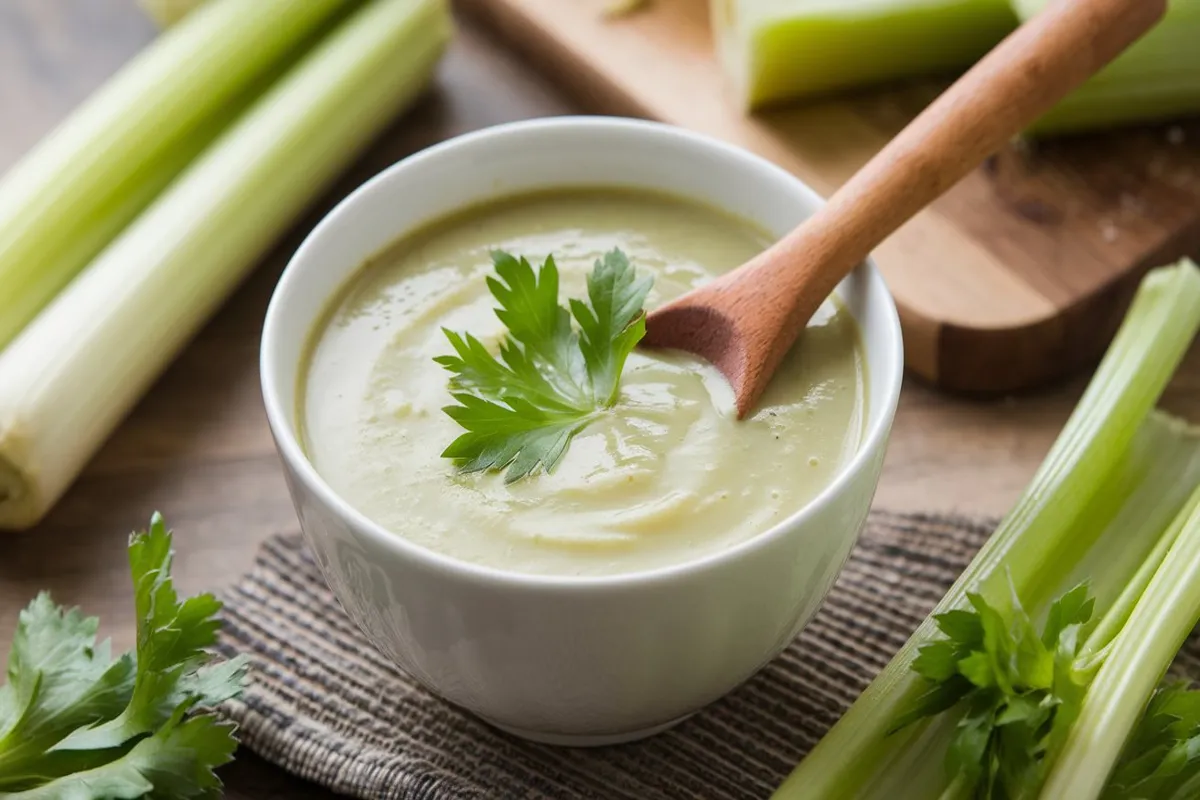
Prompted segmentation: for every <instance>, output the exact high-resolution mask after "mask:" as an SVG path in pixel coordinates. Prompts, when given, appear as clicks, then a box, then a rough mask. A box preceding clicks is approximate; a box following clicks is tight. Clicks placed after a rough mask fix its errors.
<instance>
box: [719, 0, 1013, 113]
mask: <svg viewBox="0 0 1200 800" xmlns="http://www.w3.org/2000/svg"><path fill="white" fill-rule="evenodd" d="M711 17H712V24H713V30H714V34H715V36H716V46H717V52H718V55H719V56H720V59H721V63H722V66H723V68H724V71H725V73H726V75H727V76H728V77H729V78H730V80H731V82H732V83H733V85H734V88H735V90H736V92H737V95H738V97H739V99H740V101H741V102H742V104H743V105H744V106H745V107H746V108H751V109H752V108H758V107H761V106H764V105H768V104H771V103H777V102H780V101H783V100H788V99H792V98H798V97H805V96H809V95H814V94H821V93H825V92H830V91H834V90H836V89H843V88H847V87H852V86H859V85H863V84H870V83H877V82H880V81H890V80H897V79H900V78H905V77H910V76H915V75H927V74H932V73H938V72H942V71H946V70H954V69H958V68H962V67H966V66H968V65H970V64H971V63H973V62H974V61H976V60H977V59H978V58H979V57H980V56H982V55H983V54H985V53H986V52H987V51H989V50H990V49H991V48H992V47H994V46H995V45H996V44H997V43H998V42H999V41H1000V40H1001V39H1003V38H1004V37H1005V36H1006V35H1007V34H1008V33H1009V32H1011V31H1012V30H1013V29H1014V28H1015V27H1016V24H1017V20H1016V17H1015V16H1014V14H1013V11H1012V9H1011V8H1010V7H1009V6H1008V4H1007V2H1006V0H711Z"/></svg>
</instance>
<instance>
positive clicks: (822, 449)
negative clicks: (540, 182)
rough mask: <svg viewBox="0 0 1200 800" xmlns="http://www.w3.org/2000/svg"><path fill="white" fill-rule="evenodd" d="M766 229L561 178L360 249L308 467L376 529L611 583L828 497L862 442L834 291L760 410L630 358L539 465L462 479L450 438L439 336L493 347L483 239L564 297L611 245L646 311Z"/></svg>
mask: <svg viewBox="0 0 1200 800" xmlns="http://www.w3.org/2000/svg"><path fill="white" fill-rule="evenodd" d="M768 243H769V237H768V236H767V235H766V234H765V233H764V232H762V231H760V230H758V229H756V228H755V227H753V226H751V225H749V224H747V223H746V222H743V221H741V220H738V219H735V218H732V217H730V216H727V215H725V214H723V213H720V212H718V211H716V210H714V209H710V208H707V207H703V206H700V205H696V204H693V203H690V202H686V201H683V200H680V199H676V198H674V197H670V196H666V195H658V194H651V193H642V192H632V191H617V190H611V191H610V190H571V191H555V192H552V193H550V192H547V193H540V194H531V195H522V196H519V197H511V198H507V199H504V200H501V201H497V202H494V203H491V204H488V205H484V206H479V207H475V208H471V209H469V210H467V211H464V212H461V213H459V214H456V215H455V216H453V217H450V218H447V219H444V220H441V221H439V222H437V223H435V224H433V225H431V226H429V227H426V228H424V229H422V230H420V231H419V232H417V233H415V234H413V235H410V236H408V237H406V238H404V239H403V240H401V241H399V242H397V243H396V244H394V245H393V246H391V247H390V248H389V249H387V250H386V251H384V252H383V253H381V254H380V255H378V256H377V257H375V258H373V259H371V261H370V262H368V263H367V264H366V265H365V266H364V267H363V268H362V269H361V271H360V272H359V273H358V274H357V275H355V277H354V278H352V279H351V280H350V281H349V283H348V285H347V286H346V287H345V288H344V289H343V291H342V292H341V293H340V295H339V296H338V297H337V298H336V300H335V301H334V303H333V305H332V307H331V308H330V309H329V311H328V312H327V313H326V315H325V317H324V319H323V320H322V321H321V322H320V324H319V325H318V326H317V330H316V331H315V332H314V334H313V341H312V343H311V345H310V348H309V355H308V359H307V365H306V368H305V369H304V370H303V374H302V377H301V385H300V392H299V397H300V407H299V409H298V411H299V414H298V418H299V419H300V421H301V428H302V430H301V434H302V440H303V443H304V447H305V449H306V452H307V454H308V456H309V458H310V459H311V461H312V463H313V465H314V466H315V467H316V470H317V472H318V473H320V474H321V476H322V477H323V478H324V479H325V480H326V481H327V482H328V483H329V484H330V485H331V486H332V487H333V489H334V490H335V491H336V492H338V493H339V494H340V495H341V496H342V497H343V498H344V499H345V500H346V501H348V502H349V503H350V504H351V505H353V506H354V507H356V508H357V509H358V510H359V511H361V512H362V513H363V514H365V515H366V516H367V517H370V518H371V519H372V520H374V521H375V522H377V523H378V524H379V525H381V526H383V527H384V528H386V529H388V530H389V531H391V532H393V533H395V534H396V535H397V536H401V537H403V538H405V539H408V540H409V541H411V542H414V543H416V544H418V545H421V546H423V547H427V548H429V549H430V550H435V551H437V552H439V553H442V554H445V555H447V556H451V557H453V558H457V559H461V560H463V561H469V562H473V563H476V564H482V565H486V566H488V567H494V568H497V569H501V570H507V571H512V572H521V573H536V574H543V575H562V576H569V575H611V574H619V573H633V572H640V571H645V570H650V569H655V568H659V567H664V566H668V565H672V564H680V563H684V562H687V561H692V560H695V559H698V558H701V557H703V556H706V555H709V554H712V553H716V552H718V551H721V550H724V549H726V548H729V547H732V546H734V545H736V544H738V543H740V542H744V541H746V540H747V539H750V538H752V537H754V536H755V535H757V534H760V533H762V532H764V531H766V530H767V529H768V528H770V527H772V526H773V525H775V524H776V523H778V522H780V521H782V520H784V519H786V518H787V517H788V516H789V515H791V514H793V513H794V512H796V511H798V510H799V509H800V508H802V507H803V506H804V505H805V504H806V503H808V502H809V501H810V500H812V499H813V498H814V497H815V496H816V495H817V494H818V493H820V492H821V490H822V489H824V488H825V487H826V486H827V485H828V484H829V483H830V482H831V481H832V480H833V478H834V476H835V475H836V474H837V472H838V470H839V469H840V468H841V466H842V465H843V464H844V463H845V462H846V460H847V459H849V458H850V457H851V456H852V455H853V453H854V452H855V450H856V449H857V448H858V446H859V443H860V441H861V438H862V435H863V425H864V418H865V408H864V404H865V402H866V400H865V397H866V374H865V371H864V364H863V357H862V353H861V346H860V343H859V336H858V331H857V327H856V324H855V322H854V320H853V319H852V317H851V316H850V315H849V314H848V313H847V312H846V311H844V310H842V309H841V308H840V307H839V306H838V305H835V304H834V302H832V301H827V302H826V304H825V306H824V307H822V308H821V310H820V311H819V312H818V314H817V315H816V317H815V318H814V319H813V321H812V323H811V324H810V325H809V327H808V329H807V330H806V331H805V332H804V334H803V335H802V336H801V338H800V341H799V343H798V344H797V345H796V346H795V348H793V351H792V353H791V354H790V355H789V357H788V359H787V361H786V362H785V363H784V365H783V367H782V368H781V369H780V371H779V373H778V374H777V376H776V377H775V379H774V381H773V383H772V385H771V387H770V389H769V390H768V392H767V394H766V396H765V398H764V399H763V401H762V402H761V403H760V405H759V407H758V409H757V411H756V412H755V413H754V414H753V415H752V416H750V417H748V418H747V419H746V420H743V421H738V420H737V418H736V415H735V411H734V405H733V394H732V391H731V390H730V388H729V386H728V384H727V383H726V381H725V379H724V378H723V377H722V376H721V374H720V373H718V372H717V371H716V369H714V368H713V367H712V366H710V365H709V364H707V363H705V362H704V361H702V360H700V359H698V358H695V357H693V356H689V355H686V354H681V353H674V352H662V351H653V350H648V349H641V348H639V349H638V350H635V351H634V353H633V354H632V355H631V356H630V357H629V360H628V362H627V363H626V366H625V371H624V373H623V377H622V381H621V388H620V398H619V400H618V402H617V404H616V405H615V406H614V407H613V408H612V409H611V410H609V411H605V412H603V413H602V414H601V415H600V418H599V419H598V420H596V421H595V422H592V423H591V424H590V425H588V426H587V427H586V428H584V429H583V430H582V432H580V433H579V434H578V435H577V436H576V437H575V439H574V440H573V442H572V443H571V445H570V447H569V448H568V449H567V451H566V453H565V455H564V456H563V457H562V459H561V461H559V462H558V464H557V466H556V467H555V468H554V470H553V471H552V472H550V473H549V474H536V475H533V476H530V477H528V478H525V479H523V480H520V481H517V482H515V483H512V484H505V482H504V477H503V473H479V474H459V473H458V472H457V471H456V468H455V465H454V464H453V463H452V462H451V461H449V460H447V459H444V458H442V457H441V453H442V451H443V450H444V449H445V448H446V446H447V445H448V444H449V443H450V442H451V441H453V440H454V439H455V438H456V437H457V436H458V435H459V434H461V433H462V432H463V431H462V429H461V428H460V427H459V426H458V424H457V423H455V422H454V421H453V420H451V419H450V418H449V417H448V416H447V415H446V414H445V413H444V412H443V411H442V408H443V407H444V406H447V405H449V404H450V403H451V398H450V395H449V387H448V377H449V376H448V373H447V372H446V371H445V370H444V369H443V368H442V367H441V366H439V365H438V364H436V363H435V362H434V360H433V359H434V357H435V356H440V355H445V354H447V353H449V352H450V345H449V344H448V342H447V340H446V337H445V335H444V334H443V332H442V328H448V329H450V330H453V331H459V332H470V333H472V334H474V335H475V336H476V337H478V338H479V339H480V340H481V341H483V342H484V343H485V344H487V345H489V346H496V345H497V343H498V342H499V341H500V338H501V336H502V334H503V332H504V326H503V324H502V323H501V322H500V321H499V320H498V319H497V318H496V315H495V313H494V311H493V308H494V306H495V300H494V298H493V297H492V296H491V295H490V293H489V291H488V287H487V280H486V279H487V277H488V276H489V275H492V274H493V270H494V268H493V265H492V261H491V257H490V253H491V251H493V250H497V249H500V250H505V251H507V252H509V253H512V254H514V255H519V256H525V257H527V258H528V259H529V260H530V261H531V262H533V263H534V264H535V265H536V264H540V263H541V261H542V259H543V258H544V257H545V256H546V255H547V254H553V255H554V258H555V260H556V262H557V264H558V268H559V271H560V274H561V287H560V291H559V297H560V302H561V303H563V304H564V305H565V304H566V301H567V298H571V297H580V298H582V297H585V296H586V277H587V274H588V273H589V271H590V270H591V269H592V265H593V263H594V262H595V261H596V259H597V258H600V257H601V256H602V255H603V254H604V253H606V252H607V251H610V250H612V249H613V248H614V247H619V248H620V249H622V250H623V251H624V252H625V253H626V254H627V255H628V257H629V260H630V262H631V264H632V265H633V266H634V267H635V268H636V269H637V270H639V271H642V272H644V273H650V274H652V275H653V277H654V288H653V290H652V291H651V293H650V295H649V297H648V299H647V301H646V308H648V309H652V308H654V307H655V306H656V305H658V304H660V303H662V302H664V301H666V300H669V299H671V298H674V297H677V296H679V295H681V294H683V293H684V292H686V291H688V290H689V289H691V288H693V287H695V286H699V285H700V284H703V283H704V282H706V281H708V280H710V279H712V278H713V277H714V276H716V275H719V274H720V273H722V272H724V271H727V270H729V269H732V268H733V267H736V266H737V265H739V264H741V263H742V262H744V261H746V260H747V259H749V258H750V257H751V256H753V255H754V254H756V253H758V252H759V251H761V250H762V249H763V248H764V247H765V246H766V245H767V244H768Z"/></svg>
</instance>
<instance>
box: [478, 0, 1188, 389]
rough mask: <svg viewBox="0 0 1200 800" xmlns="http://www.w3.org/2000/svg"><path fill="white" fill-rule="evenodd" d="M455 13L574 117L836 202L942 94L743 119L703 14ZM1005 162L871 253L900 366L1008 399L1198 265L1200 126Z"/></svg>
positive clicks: (1070, 366) (1002, 157) (585, 5)
mask: <svg viewBox="0 0 1200 800" xmlns="http://www.w3.org/2000/svg"><path fill="white" fill-rule="evenodd" d="M606 3H607V0H574V2H571V3H562V2H560V0H460V5H461V7H462V8H463V9H464V10H466V11H468V12H469V13H471V14H472V15H474V16H476V17H478V18H479V19H481V20H483V21H484V22H485V23H486V24H487V25H488V26H489V27H490V28H492V29H494V30H495V31H496V32H497V33H499V34H500V35H502V36H503V37H504V38H505V39H506V40H508V41H509V42H510V43H511V44H512V45H513V46H514V48H516V49H518V50H519V51H520V52H522V53H525V54H527V56H528V57H529V58H530V59H531V60H532V61H533V62H534V63H535V64H537V65H539V66H542V67H543V68H544V69H545V72H546V74H548V75H553V76H554V77H555V79H556V80H557V81H558V82H559V83H561V84H562V85H563V86H564V87H566V88H568V89H569V90H570V92H571V94H572V95H573V96H575V97H578V98H579V100H580V102H582V103H583V104H584V105H585V107H587V108H589V109H592V110H597V111H603V112H608V113H618V114H629V115H633V116H641V117H647V118H651V119H658V120H662V121H665V122H671V123H674V124H677V125H681V126H683V127H686V128H692V129H694V130H698V131H702V132H705V133H708V134H711V135H714V136H716V137H718V138H721V139H725V140H727V141H731V142H735V143H737V144H740V145H742V146H744V147H746V148H748V149H750V150H753V151H755V152H757V153H759V154H760V155H763V156H766V157H767V158H768V159H770V160H772V161H774V162H775V163H777V164H779V165H781V166H783V167H785V168H787V169H788V170H790V171H792V172H793V173H795V174H796V175H798V176H799V177H801V178H802V179H804V180H805V181H807V182H808V183H809V184H810V185H811V186H812V187H813V188H814V189H816V190H817V191H818V192H820V193H822V194H824V195H826V196H829V195H830V194H832V192H833V191H834V190H835V189H836V188H837V187H838V186H840V185H841V184H842V183H843V182H845V181H846V180H847V179H848V178H849V177H850V176H851V175H852V174H854V172H855V171H857V170H858V169H859V167H861V166H862V165H863V164H864V163H866V161H867V160H868V159H869V158H870V157H871V156H872V155H874V154H875V153H876V152H878V151H879V150H880V149H881V148H882V147H883V146H884V145H885V144H886V143H887V142H888V141H889V140H890V139H891V138H892V137H893V136H895V135H896V134H897V133H898V132H899V131H900V130H901V129H902V128H903V127H904V125H905V124H907V123H908V121H909V120H911V119H912V117H913V116H914V115H915V114H916V113H917V112H918V111H919V110H920V109H921V108H922V107H924V106H925V105H926V104H927V103H928V102H929V101H930V100H931V99H932V98H933V97H934V96H936V94H937V93H938V91H940V89H941V85H940V84H938V83H935V82H918V83H912V84H905V85H902V86H898V87H892V88H888V89H886V90H878V91H869V92H864V93H860V94H851V95H839V96H838V97H836V98H833V99H830V100H825V101H818V102H812V103H809V104H805V105H801V106H796V107H790V108H787V109H779V110H773V111H770V112H766V113H762V114H757V115H755V116H753V117H747V116H745V115H744V114H742V113H741V111H740V109H739V108H738V106H737V104H736V102H735V101H734V99H733V98H732V97H730V96H729V95H728V94H727V91H726V87H725V81H724V80H723V76H722V75H721V73H720V69H719V68H718V65H717V63H716V61H715V60H714V58H713V56H712V44H711V42H712V37H711V32H710V30H709V26H708V19H707V12H706V7H707V3H706V2H704V0H654V2H653V3H651V4H649V5H648V7H647V8H646V9H645V10H644V11H640V12H638V13H636V14H631V15H629V16H627V17H624V18H621V19H617V20H607V19H605V17H604V13H603V9H604V6H605V5H606ZM1168 130H1169V129H1168V128H1164V127H1160V128H1147V129H1139V130H1134V131H1122V132H1120V133H1114V134H1106V135H1096V136H1088V137H1082V138H1073V139H1066V140H1062V141H1058V142H1054V143H1050V144H1046V145H1044V146H1039V147H1038V148H1036V149H1029V148H1026V147H1017V146H1009V147H1006V148H1005V149H1004V150H1003V151H1001V152H1000V153H999V154H998V155H996V156H995V157H994V158H993V159H991V160H990V161H989V165H988V166H987V167H986V168H982V169H979V170H976V171H975V172H973V173H971V175H970V176H969V177H968V178H967V179H965V180H964V181H962V182H960V183H959V184H958V185H957V186H955V187H954V188H953V189H952V190H951V191H950V192H949V193H948V194H947V195H946V196H944V197H943V198H942V199H941V200H939V201H938V202H936V203H935V204H934V205H933V206H932V207H931V208H929V209H928V210H926V211H925V212H923V213H922V214H920V215H918V216H917V217H916V218H915V219H913V220H912V221H911V222H909V223H908V224H906V225H904V226H903V227H902V228H900V229H899V230H898V231H897V232H896V233H895V234H894V235H893V236H891V237H890V238H889V239H888V240H887V241H886V242H884V244H883V245H882V246H881V247H880V248H879V249H878V250H877V251H876V253H875V256H876V259H877V260H878V262H879V264H880V266H881V268H882V270H883V272H884V276H885V278H886V279H887V281H888V285H889V286H890V287H891V289H892V292H893V294H894V295H895V296H896V300H897V303H898V305H899V306H900V313H901V322H902V323H903V325H904V328H905V339H906V345H907V358H908V365H909V367H910V368H911V369H912V370H913V371H914V372H916V373H917V374H918V375H920V376H922V377H923V378H925V379H926V380H928V381H931V382H933V383H934V384H936V385H938V386H941V387H942V388H946V389H950V390H954V391H958V392H973V393H1003V392H1007V391H1011V390H1014V389H1023V388H1029V387H1032V386H1037V385H1042V384H1044V383H1046V382H1047V381H1054V380H1057V379H1061V378H1062V377H1063V376H1064V375H1068V374H1072V373H1075V372H1077V371H1078V370H1079V369H1080V368H1081V367H1084V366H1086V365H1088V364H1090V363H1092V362H1093V361H1094V359H1095V357H1096V356H1097V354H1098V353H1099V352H1100V350H1101V349H1102V348H1103V346H1104V344H1105V343H1106V342H1107V341H1108V339H1109V338H1110V336H1111V333H1112V332H1113V331H1114V330H1115V326H1116V323H1117V321H1118V320H1119V319H1120V314H1121V313H1122V312H1123V310H1124V307H1125V304H1126V303H1127V302H1128V299H1129V297H1130V296H1131V294H1132V290H1133V288H1134V287H1135V286H1136V282H1137V279H1138V278H1139V277H1140V275H1141V274H1142V273H1143V272H1144V271H1145V270H1146V269H1148V268H1150V267H1152V266H1156V265H1158V264H1162V263H1165V262H1167V261H1170V260H1174V259H1176V258H1178V257H1179V256H1181V255H1183V254H1185V253H1195V252H1200V121H1197V122H1193V123H1190V124H1188V125H1186V126H1183V127H1180V128H1178V131H1177V132H1178V133H1182V134H1183V143H1182V144H1173V143H1172V141H1170V140H1169V139H1173V138H1174V137H1169V136H1168V133H1167V131H1168Z"/></svg>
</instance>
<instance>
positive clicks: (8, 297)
mask: <svg viewBox="0 0 1200 800" xmlns="http://www.w3.org/2000/svg"><path fill="white" fill-rule="evenodd" d="M356 2H359V0H306V2H303V3H296V2H291V0H211V2H209V3H208V4H206V5H205V7H204V8H202V9H199V10H197V12H196V13H195V14H193V15H192V16H191V18H190V19H188V21H187V23H186V24H182V25H179V26H177V27H175V28H173V29H172V30H170V31H168V32H167V33H165V34H163V35H162V36H160V37H159V39H158V40H157V41H155V42H154V43H153V44H151V45H150V46H149V47H148V48H147V49H146V50H145V51H143V52H142V53H141V54H140V55H139V56H137V57H136V58H135V59H134V60H133V61H131V62H130V63H129V64H128V65H127V66H126V67H125V68H124V69H122V70H121V71H120V72H119V73H118V74H117V75H116V76H115V77H113V78H112V79H111V80H110V81H109V82H108V83H107V84H105V85H104V86H103V87H102V88H101V89H100V90H99V91H97V92H96V93H95V94H94V95H93V96H92V97H91V98H89V100H88V101H87V102H86V103H84V105H82V106H81V107H80V108H79V109H78V110H76V111H75V112H74V113H73V114H72V115H71V116H70V117H68V118H67V120H66V121H65V122H64V123H63V124H62V125H60V126H59V127H58V128H57V129H56V130H55V131H53V132H52V133H51V134H50V135H49V136H47V137H46V138H45V139H44V140H43V141H42V142H41V143H40V144H39V145H38V146H37V147H36V148H34V149H33V150H32V151H31V152H30V153H29V154H28V155H27V156H26V157H25V158H24V159H22V160H21V161H20V162H18V163H17V165H16V166H14V167H13V169H12V170H11V171H9V173H8V174H7V175H5V176H4V177H3V179H0V349H3V348H4V346H5V345H6V344H7V343H8V342H9V341H11V340H12V338H13V337H14V336H15V335H16V334H17V333H18V332H19V331H20V330H21V329H22V328H23V327H25V325H27V324H28V323H29V321H30V320H32V319H33V317H34V316H35V315H36V314H37V313H38V311H40V310H41V309H42V308H44V307H45V306H46V304H47V303H49V302H50V301H51V300H52V299H53V298H54V296H55V295H56V294H57V293H58V292H59V291H60V290H61V289H62V288H63V287H64V286H65V285H66V284H67V283H68V282H69V281H70V280H71V278H73V277H74V276H75V275H76V274H78V272H79V271H80V270H81V269H82V268H83V267H84V266H85V265H86V264H87V263H88V261H89V260H91V259H92V258H93V257H94V256H95V255H96V254H97V253H98V252H99V251H100V250H101V249H103V247H104V246H105V245H107V244H108V243H109V242H110V241H112V239H113V238H115V237H116V236H117V234H119V233H120V231H121V230H122V229H123V228H124V227H125V226H126V225H127V224H128V223H129V222H130V221H131V220H132V219H133V218H134V217H136V216H137V214H138V213H139V212H140V211H142V209H144V208H145V207H146V205H147V204H148V203H149V202H150V201H151V200H152V199H153V198H154V197H155V196H156V195H157V194H158V192H159V191H161V190H162V188H163V187H164V186H166V185H167V184H168V183H169V182H170V180H171V179H172V178H174V177H175V176H176V175H177V174H178V173H179V172H180V170H181V169H183V167H184V166H185V165H186V164H187V163H188V161H189V160H190V159H191V158H192V157H193V156H195V155H196V153H198V152H199V150H200V149H201V148H202V147H204V146H205V145H207V144H208V143H210V142H211V140H212V139H213V137H214V136H215V135H216V133H217V131H219V130H220V129H221V127H223V125H224V124H225V123H227V122H229V121H230V119H231V118H232V116H233V115H234V114H235V113H236V110H237V108H239V107H240V106H242V105H243V104H244V103H245V101H246V95H247V94H248V93H250V94H253V93H254V92H256V91H257V90H258V89H259V88H261V82H262V81H263V80H264V79H266V78H268V77H270V76H271V75H272V74H273V73H274V71H276V70H277V69H279V68H280V66H281V65H283V64H286V63H287V62H288V61H289V60H290V59H291V58H292V57H293V56H294V55H295V53H296V51H297V49H298V48H300V47H301V46H302V45H304V44H306V43H308V42H309V41H310V40H311V37H312V36H314V35H315V34H316V33H317V32H318V30H319V28H320V27H321V25H322V24H323V23H326V22H328V21H330V20H331V19H332V18H333V17H334V15H335V14H337V13H338V12H339V11H342V10H344V9H346V8H349V7H352V6H353V5H354V4H355V3H356Z"/></svg>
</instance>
